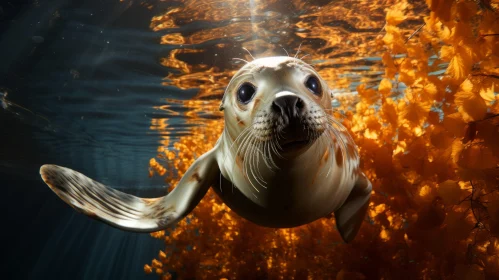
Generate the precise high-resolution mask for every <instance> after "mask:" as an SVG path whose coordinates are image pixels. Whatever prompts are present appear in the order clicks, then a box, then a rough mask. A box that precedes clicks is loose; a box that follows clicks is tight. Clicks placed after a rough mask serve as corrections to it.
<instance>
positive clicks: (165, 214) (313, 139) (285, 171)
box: [40, 57, 371, 242]
mask: <svg viewBox="0 0 499 280" xmlns="http://www.w3.org/2000/svg"><path fill="white" fill-rule="evenodd" d="M220 108H221V109H222V110H224V111H225V112H224V116H225V129H224V132H223V134H222V135H221V137H220V139H219V141H218V142H217V143H216V145H215V147H214V148H213V149H212V150H211V151H209V152H207V153H206V154H204V155H203V156H201V157H200V158H199V159H197V160H196V161H195V163H194V164H193V165H192V166H191V167H190V168H189V170H188V171H187V172H186V174H185V175H184V177H183V178H182V179H181V180H180V182H179V184H178V185H177V186H176V188H175V189H174V190H173V191H172V192H171V193H170V194H168V195H166V196H164V197H161V198H154V199H143V198H138V197H135V196H131V195H127V194H124V193H121V192H119V191H116V190H113V189H111V188H108V187H106V186H104V185H102V184H100V183H97V182H95V181H93V180H91V179H90V178H88V177H86V176H84V175H82V174H80V173H78V172H76V171H73V170H70V169H67V168H63V167H59V166H55V165H44V166H42V168H41V170H40V172H41V174H42V177H43V179H44V181H45V182H46V183H47V184H48V185H49V186H50V187H51V188H52V189H53V190H54V191H55V192H56V193H57V194H58V195H59V196H60V197H61V198H62V199H63V200H64V201H66V202H67V203H69V204H70V205H71V206H73V207H74V208H75V209H77V210H79V211H82V212H84V213H85V214H87V215H90V216H93V217H96V218H98V219H100V220H103V221H104V222H107V223H109V224H111V225H114V226H117V227H119V228H122V229H126V230H132V231H142V232H152V231H157V230H160V229H163V228H165V227H168V226H171V225H173V224H174V223H175V222H177V221H178V220H179V219H181V218H183V217H184V216H186V215H187V214H188V213H190V211H191V210H192V209H193V208H194V207H195V206H196V205H197V204H198V203H199V201H200V200H201V198H202V197H203V196H204V195H205V193H206V191H207V190H208V188H209V187H210V186H213V188H214V190H215V191H216V192H217V194H218V195H219V196H220V197H221V198H222V200H223V201H224V203H226V204H227V205H228V206H229V207H230V208H231V209H232V210H233V211H235V212H236V213H237V214H239V215H240V216H242V217H244V218H246V219H248V220H250V221H252V222H254V223H257V224H259V225H262V226H267V227H294V226H299V225H303V224H306V223H309V222H312V221H314V220H317V219H319V218H321V217H324V216H326V215H329V214H331V213H333V212H334V214H335V217H336V221H337V227H338V230H339V232H340V234H341V236H342V238H343V239H344V240H345V241H346V242H348V241H351V240H352V239H353V238H354V237H355V235H356V233H357V231H358V229H359V227H360V225H361V223H362V220H363V218H364V216H365V212H366V210H367V206H368V202H369V198H370V193H371V184H370V182H369V181H368V180H367V179H366V177H365V176H364V174H363V173H362V172H360V170H359V157H358V154H357V148H356V146H355V143H354V142H353V140H352V138H351V137H350V136H349V134H348V132H347V131H346V129H345V128H344V127H343V126H342V125H341V124H340V123H338V122H337V121H336V120H334V118H332V117H331V114H330V112H331V110H332V108H331V95H330V91H329V89H328V87H327V84H326V83H325V82H324V80H323V79H321V78H320V76H319V75H318V73H317V72H316V71H315V70H314V69H313V68H312V67H310V66H309V65H308V64H306V63H304V62H303V61H301V60H299V59H296V58H291V57H268V58H261V59H256V60H254V61H252V62H250V63H248V64H246V65H245V66H244V67H243V68H242V69H241V70H239V71H238V73H236V75H235V76H234V77H233V79H232V80H231V82H230V83H229V85H228V87H227V90H226V93H225V95H224V98H223V100H222V104H221V106H220Z"/></svg>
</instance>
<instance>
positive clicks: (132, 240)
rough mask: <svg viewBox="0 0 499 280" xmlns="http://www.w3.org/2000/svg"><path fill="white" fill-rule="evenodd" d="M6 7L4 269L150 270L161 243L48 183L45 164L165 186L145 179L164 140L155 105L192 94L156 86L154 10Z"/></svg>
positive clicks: (2, 46)
mask: <svg viewBox="0 0 499 280" xmlns="http://www.w3.org/2000/svg"><path fill="white" fill-rule="evenodd" d="M165 5H166V4H165ZM0 7H2V10H0V19H1V27H0V31H1V33H0V88H1V90H0V91H1V92H2V93H5V92H8V95H7V97H6V99H5V100H3V104H2V105H3V106H2V107H1V108H0V131H1V134H0V135H1V136H0V186H1V187H2V188H3V190H4V197H3V205H4V208H3V209H4V214H5V215H6V218H7V221H6V222H4V226H3V232H4V233H6V235H7V236H6V237H5V238H4V239H3V243H4V246H5V247H4V248H7V251H6V252H5V251H4V256H5V257H6V259H7V262H6V263H5V264H4V265H5V267H6V272H7V275H5V272H2V275H3V276H2V278H3V279H141V278H146V275H145V274H144V272H143V265H144V264H145V263H148V262H150V260H151V258H153V257H154V256H156V255H157V252H158V250H159V249H160V248H161V242H160V241H158V240H156V239H153V238H151V237H150V236H149V235H147V234H135V233H127V232H122V231H120V230H116V229H114V228H111V227H109V226H106V225H104V224H101V223H99V222H96V221H93V220H90V219H88V218H87V217H85V216H83V215H80V214H77V213H75V212H74V211H72V210H71V209H70V208H69V207H68V206H67V205H65V204H64V203H61V201H60V200H59V198H57V197H56V196H55V195H54V194H53V193H52V191H51V190H50V189H49V188H47V187H46V186H45V185H44V184H43V182H42V181H41V179H40V177H39V175H38V169H39V167H40V165H41V164H43V163H55V164H59V165H62V166H71V167H72V168H74V169H76V170H80V171H82V172H83V173H86V174H88V175H89V176H90V177H93V178H99V180H101V181H103V182H104V183H108V184H110V185H113V186H116V187H122V186H127V187H134V189H133V190H130V191H129V192H132V193H133V192H139V193H141V194H142V195H144V196H156V195H160V194H163V193H164V186H163V185H164V182H163V181H162V180H161V178H159V177H156V179H154V178H152V179H151V178H148V176H147V167H148V161H149V159H150V158H151V157H154V156H155V154H156V150H155V148H156V147H157V143H158V137H157V136H155V135H154V133H153V132H151V131H150V130H149V126H150V122H151V117H152V115H153V114H156V115H157V114H158V113H157V112H155V110H154V109H153V106H155V105H156V106H157V105H159V104H161V99H164V98H176V99H187V98H190V97H192V93H189V92H188V91H180V90H175V89H174V88H172V87H165V86H162V85H161V79H162V78H163V77H164V76H166V75H167V73H168V69H167V68H165V67H163V66H161V65H159V64H158V60H159V57H160V56H161V55H162V53H163V52H164V51H165V50H164V49H163V48H162V47H161V46H160V45H159V44H157V40H158V35H157V34H154V32H152V31H151V30H150V28H149V22H150V19H151V17H152V16H153V15H154V14H155V13H158V10H148V9H146V8H145V7H143V6H141V5H139V4H138V3H137V4H134V3H132V4H130V3H128V4H124V3H120V2H119V1H88V0H85V1H79V0H75V1H71V0H64V1H61V0H52V1H10V2H6V1H2V2H1V4H0ZM163 8H165V7H162V6H161V5H158V6H157V7H156V9H163ZM17 105H18V106H17ZM21 107H22V108H21ZM173 121H175V120H173ZM151 134H152V135H151ZM4 265H2V266H4ZM148 278H149V279H151V278H154V276H149V277H148Z"/></svg>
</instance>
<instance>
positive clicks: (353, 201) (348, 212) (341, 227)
mask: <svg viewBox="0 0 499 280" xmlns="http://www.w3.org/2000/svg"><path fill="white" fill-rule="evenodd" d="M371 190H372V186H371V182H369V180H368V179H367V178H366V176H365V175H364V174H363V173H361V174H360V176H359V178H358V179H357V182H356V183H355V186H354V187H353V189H352V191H351V192H350V195H349V196H348V198H347V200H346V201H345V202H344V203H343V205H342V206H341V207H340V208H339V209H338V210H336V211H335V212H334V216H335V218H336V227H337V228H338V231H339V232H340V235H341V238H343V240H344V241H345V242H346V243H348V242H350V241H352V240H353V239H354V238H355V235H357V232H358V231H359V228H360V225H361V224H362V221H363V220H364V217H365V216H366V212H367V208H368V206H369V198H370V197H371Z"/></svg>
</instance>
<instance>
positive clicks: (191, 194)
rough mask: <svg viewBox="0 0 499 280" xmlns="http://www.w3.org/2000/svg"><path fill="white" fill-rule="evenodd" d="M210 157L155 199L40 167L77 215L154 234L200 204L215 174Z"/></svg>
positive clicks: (62, 169)
mask: <svg viewBox="0 0 499 280" xmlns="http://www.w3.org/2000/svg"><path fill="white" fill-rule="evenodd" d="M210 158H211V156H210V155H209V154H205V155H204V156H203V157H201V158H199V159H198V160H197V161H196V162H195V163H194V164H193V165H192V166H191V168H190V169H189V170H188V171H187V172H186V174H185V176H184V177H183V178H182V180H180V182H179V184H178V185H177V187H176V188H175V189H174V190H173V191H172V192H171V193H170V194H168V195H166V196H163V197H158V198H140V197H136V196H133V195H129V194H126V193H123V192H120V191H117V190H115V189H112V188H109V187H107V186H105V185H103V184H101V183H99V182H96V181H94V180H92V179H90V178H88V177H87V176H85V175H83V174H81V173H79V172H76V171H74V170H71V169H69V168H65V167H61V166H57V165H43V166H42V167H41V168H40V174H41V176H42V178H43V180H44V181H45V183H46V184H47V185H48V186H49V187H50V188H51V189H52V190H53V191H54V192H55V193H56V194H57V195H58V196H59V197H60V198H61V199H62V200H64V201H65V202H66V203H68V204H69V205H71V207H73V208H74V209H76V210H77V211H78V212H81V213H84V214H86V215H88V216H90V217H93V218H96V219H99V220H101V221H103V222H105V223H107V224H110V225H112V226H115V227H118V228H121V229H124V230H129V231H136V232H154V231H158V230H161V229H164V228H166V227H169V226H171V225H173V224H174V223H175V222H177V221H178V220H180V219H182V218H183V217H184V216H186V215H187V214H189V212H190V211H191V210H192V209H193V208H194V207H195V206H196V205H197V204H198V203H199V201H200V200H201V198H202V197H203V196H204V194H205V193H206V191H207V190H208V188H209V187H210V184H211V180H210V179H212V178H213V177H215V178H216V175H215V174H217V173H216V172H214V168H213V166H216V164H212V163H210V160H209V159H210ZM216 170H218V168H217V169H216ZM213 175H215V176H213Z"/></svg>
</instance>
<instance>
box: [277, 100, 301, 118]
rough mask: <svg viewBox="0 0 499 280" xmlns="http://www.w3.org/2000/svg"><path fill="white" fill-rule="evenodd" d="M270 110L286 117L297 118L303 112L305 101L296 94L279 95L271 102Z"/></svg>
mask: <svg viewBox="0 0 499 280" xmlns="http://www.w3.org/2000/svg"><path fill="white" fill-rule="evenodd" d="M272 110H273V111H274V112H275V113H278V114H281V115H282V116H287V117H288V118H297V117H300V116H301V115H302V114H303V112H304V110H305V102H304V101H303V100H302V99H301V98H300V97H298V96H296V95H286V96H281V97H278V98H276V99H275V100H274V102H272Z"/></svg>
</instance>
